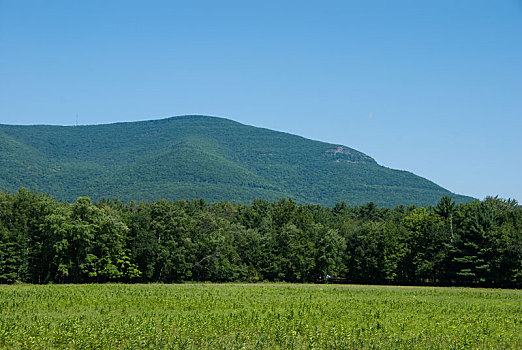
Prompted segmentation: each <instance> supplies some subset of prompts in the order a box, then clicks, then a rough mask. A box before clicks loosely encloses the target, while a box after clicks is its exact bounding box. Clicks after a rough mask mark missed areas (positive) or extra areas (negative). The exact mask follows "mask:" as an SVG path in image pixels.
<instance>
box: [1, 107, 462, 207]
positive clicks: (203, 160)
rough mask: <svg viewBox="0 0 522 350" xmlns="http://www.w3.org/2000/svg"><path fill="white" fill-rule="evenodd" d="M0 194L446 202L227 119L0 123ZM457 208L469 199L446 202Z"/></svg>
mask: <svg viewBox="0 0 522 350" xmlns="http://www.w3.org/2000/svg"><path fill="white" fill-rule="evenodd" d="M0 171H1V174H2V175H1V176H0V188H1V189H3V190H9V191H16V190H17V189H18V188H19V187H22V186H23V187H27V188H31V189H37V190H38V191H41V192H49V193H51V194H52V195H54V196H56V197H57V198H58V199H60V200H69V201H73V200H75V199H76V198H77V197H78V196H82V195H89V196H91V198H93V199H99V198H101V197H108V198H119V199H120V200H122V201H130V200H137V201H139V200H155V199H160V198H167V199H172V200H175V199H189V198H205V199H207V200H209V201H222V200H226V201H234V202H250V201H251V200H253V199H255V198H262V199H268V200H275V199H277V198H280V197H291V198H294V199H296V200H298V201H301V202H308V203H318V204H322V205H333V204H335V203H336V202H339V201H346V202H347V203H348V204H352V205H353V204H364V203H367V202H369V201H373V202H375V203H376V204H378V205H384V206H395V205H398V204H404V205H408V204H416V205H430V204H435V203H436V202H437V201H438V200H439V199H440V197H442V196H444V195H452V194H451V193H450V192H449V191H447V190H446V189H444V188H442V187H440V186H438V185H436V184H435V183H433V182H431V181H429V180H426V179H424V178H422V177H419V176H416V175H414V174H412V173H410V172H406V171H399V170H392V169H389V168H385V167H383V166H380V165H378V164H377V163H376V162H375V160H374V159H373V158H371V157H370V156H368V155H366V154H364V153H361V152H359V151H356V150H354V149H352V148H349V147H346V146H342V145H334V144H328V143H324V142H319V141H313V140H309V139H305V138H303V137H299V136H295V135H291V134H286V133H282V132H276V131H272V130H268V129H262V128H256V127H252V126H246V125H243V124H240V123H237V122H234V121H231V120H227V119H222V118H215V117H206V116H181V117H173V118H167V119H161V120H151V121H144V122H132V123H116V124H106V125H90V126H49V125H36V126H15V125H0ZM452 196H453V197H454V198H455V199H456V200H457V202H461V201H467V200H470V199H471V198H470V197H465V196H458V195H452Z"/></svg>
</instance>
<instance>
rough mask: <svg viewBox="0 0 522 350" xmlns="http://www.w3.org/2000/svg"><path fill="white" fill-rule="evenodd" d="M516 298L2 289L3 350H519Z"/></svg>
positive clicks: (371, 290) (190, 287)
mask: <svg viewBox="0 0 522 350" xmlns="http://www.w3.org/2000/svg"><path fill="white" fill-rule="evenodd" d="M521 347H522V292H521V291H518V290H496V289H469V288H432V287H389V286H386V287H385V286H361V285H289V284H220V285H216V284H181V285H161V284H159V285H158V284H151V285H120V284H116V285H114V284H112V285H111V284H105V285H96V284H90V285H39V286H36V285H14V286H0V348H8V349H9V348H12V349H51V348H64V349H87V348H103V349H161V348H173V349H204V348H208V349H292V348H294V349H295V348H298V349H472V348H473V349H520V348H521Z"/></svg>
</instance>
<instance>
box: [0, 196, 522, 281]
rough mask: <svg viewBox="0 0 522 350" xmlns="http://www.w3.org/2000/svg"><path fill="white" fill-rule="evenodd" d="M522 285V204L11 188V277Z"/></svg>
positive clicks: (2, 236)
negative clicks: (105, 195)
mask: <svg viewBox="0 0 522 350" xmlns="http://www.w3.org/2000/svg"><path fill="white" fill-rule="evenodd" d="M327 275H330V276H337V277H343V278H345V279H346V281H347V282H350V283H372V284H408V285H410V284H414V285H419V284H431V285H466V286H487V287H510V288H513V287H514V288H520V287H522V207H521V206H519V205H518V203H517V202H516V201H514V200H505V199H501V198H498V197H487V198H486V199H484V200H483V201H478V200H475V201H472V202H468V203H465V204H459V205H456V204H455V202H454V201H453V200H452V199H451V198H450V197H443V198H441V199H440V201H439V203H438V204H437V205H436V206H433V207H432V206H430V207H415V206H408V207H405V206H397V207H395V208H393V209H391V208H380V207H377V206H376V205H375V204H373V203H368V204H366V205H363V206H354V207H350V206H347V205H346V204H345V203H344V202H341V203H337V204H336V205H335V206H334V207H324V206H320V205H313V204H298V203H296V202H295V201H293V200H290V199H285V198H282V199H280V200H278V201H275V202H269V201H265V200H254V201H253V202H252V204H249V205H244V204H233V203H229V202H220V203H206V202H205V201H204V200H202V199H199V200H190V201H187V200H182V201H168V200H157V201H154V202H140V203H135V202H130V203H122V202H121V201H119V200H108V199H102V200H100V201H97V202H92V201H91V200H90V199H89V198H88V197H80V198H78V199H77V200H76V201H75V202H74V203H67V202H60V201H57V200H55V199H54V198H53V197H51V196H49V195H46V194H41V193H38V192H35V191H29V190H26V189H23V188H21V189H20V190H19V191H18V193H16V194H12V193H8V192H1V191H0V283H17V282H22V283H94V282H95V283H103V282H111V281H113V282H126V283H134V282H136V283H137V282H140V283H148V282H163V283H174V282H183V281H211V282H231V281H244V282H256V281H286V282H324V281H325V277H326V276H327Z"/></svg>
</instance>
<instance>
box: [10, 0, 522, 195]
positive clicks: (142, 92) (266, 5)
mask: <svg viewBox="0 0 522 350" xmlns="http://www.w3.org/2000/svg"><path fill="white" fill-rule="evenodd" d="M183 114H206V115H214V116H220V117H225V118H230V119H233V120H236V121H239V122H241V123H244V124H249V125H254V126H261V127H266V128H270V129H275V130H280V131H285V132H289V133H293V134H298V135H302V136H305V137H308V138H312V139H317V140H321V141H326V142H331V143H339V144H344V145H347V146H350V147H353V148H355V149H358V150H360V151H363V152H365V153H367V154H369V155H371V156H372V157H374V158H375V159H376V160H377V161H378V162H379V163H380V164H382V165H384V166H387V167H391V168H398V169H404V170H409V171H412V172H414V173H416V174H418V175H421V176H424V177H426V178H428V179H430V180H432V181H435V182H436V183H438V184H440V185H441V186H443V187H445V188H448V189H449V190H451V191H454V192H457V193H462V194H467V195H472V196H475V197H477V198H483V197H484V196H486V195H500V196H501V197H504V198H508V197H509V198H516V199H518V200H519V201H522V182H521V181H520V178H521V174H522V145H521V142H520V140H521V135H522V1H519V0H497V1H491V0H487V1H481V0H473V1H464V0H462V1H454V0H450V1H445V0H437V1H402V0H398V1H378V0H375V1H374V0H368V1H362V0H359V1H349V0H345V1H321V2H319V1H96V0H90V1H65V0H64V1H16V0H0V123H4V124H60V125H73V124H75V123H76V115H78V121H79V123H80V124H100V123H112V122H117V121H136V120H147V119H159V118H163V117H168V116H174V115H183Z"/></svg>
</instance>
